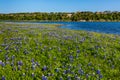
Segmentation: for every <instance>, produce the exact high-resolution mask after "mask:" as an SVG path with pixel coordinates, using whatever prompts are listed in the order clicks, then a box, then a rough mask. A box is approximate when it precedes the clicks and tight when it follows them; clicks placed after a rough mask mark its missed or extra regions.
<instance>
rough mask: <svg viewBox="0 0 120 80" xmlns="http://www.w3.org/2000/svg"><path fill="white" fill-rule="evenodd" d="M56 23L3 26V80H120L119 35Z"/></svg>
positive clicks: (0, 26)
mask: <svg viewBox="0 0 120 80" xmlns="http://www.w3.org/2000/svg"><path fill="white" fill-rule="evenodd" d="M57 26H58V25H54V24H52V25H51V24H13V23H0V78H1V79H2V80H16V79H18V80H99V79H101V80H120V36H119V35H112V34H100V33H95V32H88V31H75V30H67V29H60V28H58V27H57Z"/></svg>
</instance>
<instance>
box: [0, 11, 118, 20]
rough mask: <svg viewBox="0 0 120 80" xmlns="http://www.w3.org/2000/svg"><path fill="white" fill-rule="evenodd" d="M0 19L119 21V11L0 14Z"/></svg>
mask: <svg viewBox="0 0 120 80" xmlns="http://www.w3.org/2000/svg"><path fill="white" fill-rule="evenodd" d="M0 20H48V21H49V20H50V21H120V12H117V11H114V12H111V11H104V12H89V11H86V12H73V13H66V12H55V13H54V12H51V13H41V12H35V13H10V14H0Z"/></svg>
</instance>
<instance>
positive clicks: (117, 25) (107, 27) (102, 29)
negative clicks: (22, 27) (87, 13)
mask: <svg viewBox="0 0 120 80" xmlns="http://www.w3.org/2000/svg"><path fill="white" fill-rule="evenodd" d="M30 23H38V24H63V25H62V26H60V28H66V29H72V30H85V31H93V32H99V33H107V34H120V22H30Z"/></svg>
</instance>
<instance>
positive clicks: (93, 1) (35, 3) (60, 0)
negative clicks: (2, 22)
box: [0, 0, 120, 13]
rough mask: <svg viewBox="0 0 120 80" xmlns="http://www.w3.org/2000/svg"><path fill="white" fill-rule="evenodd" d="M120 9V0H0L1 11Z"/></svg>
mask: <svg viewBox="0 0 120 80" xmlns="http://www.w3.org/2000/svg"><path fill="white" fill-rule="evenodd" d="M105 10H110V11H120V0H0V13H16V12H76V11H93V12H95V11H105Z"/></svg>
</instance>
